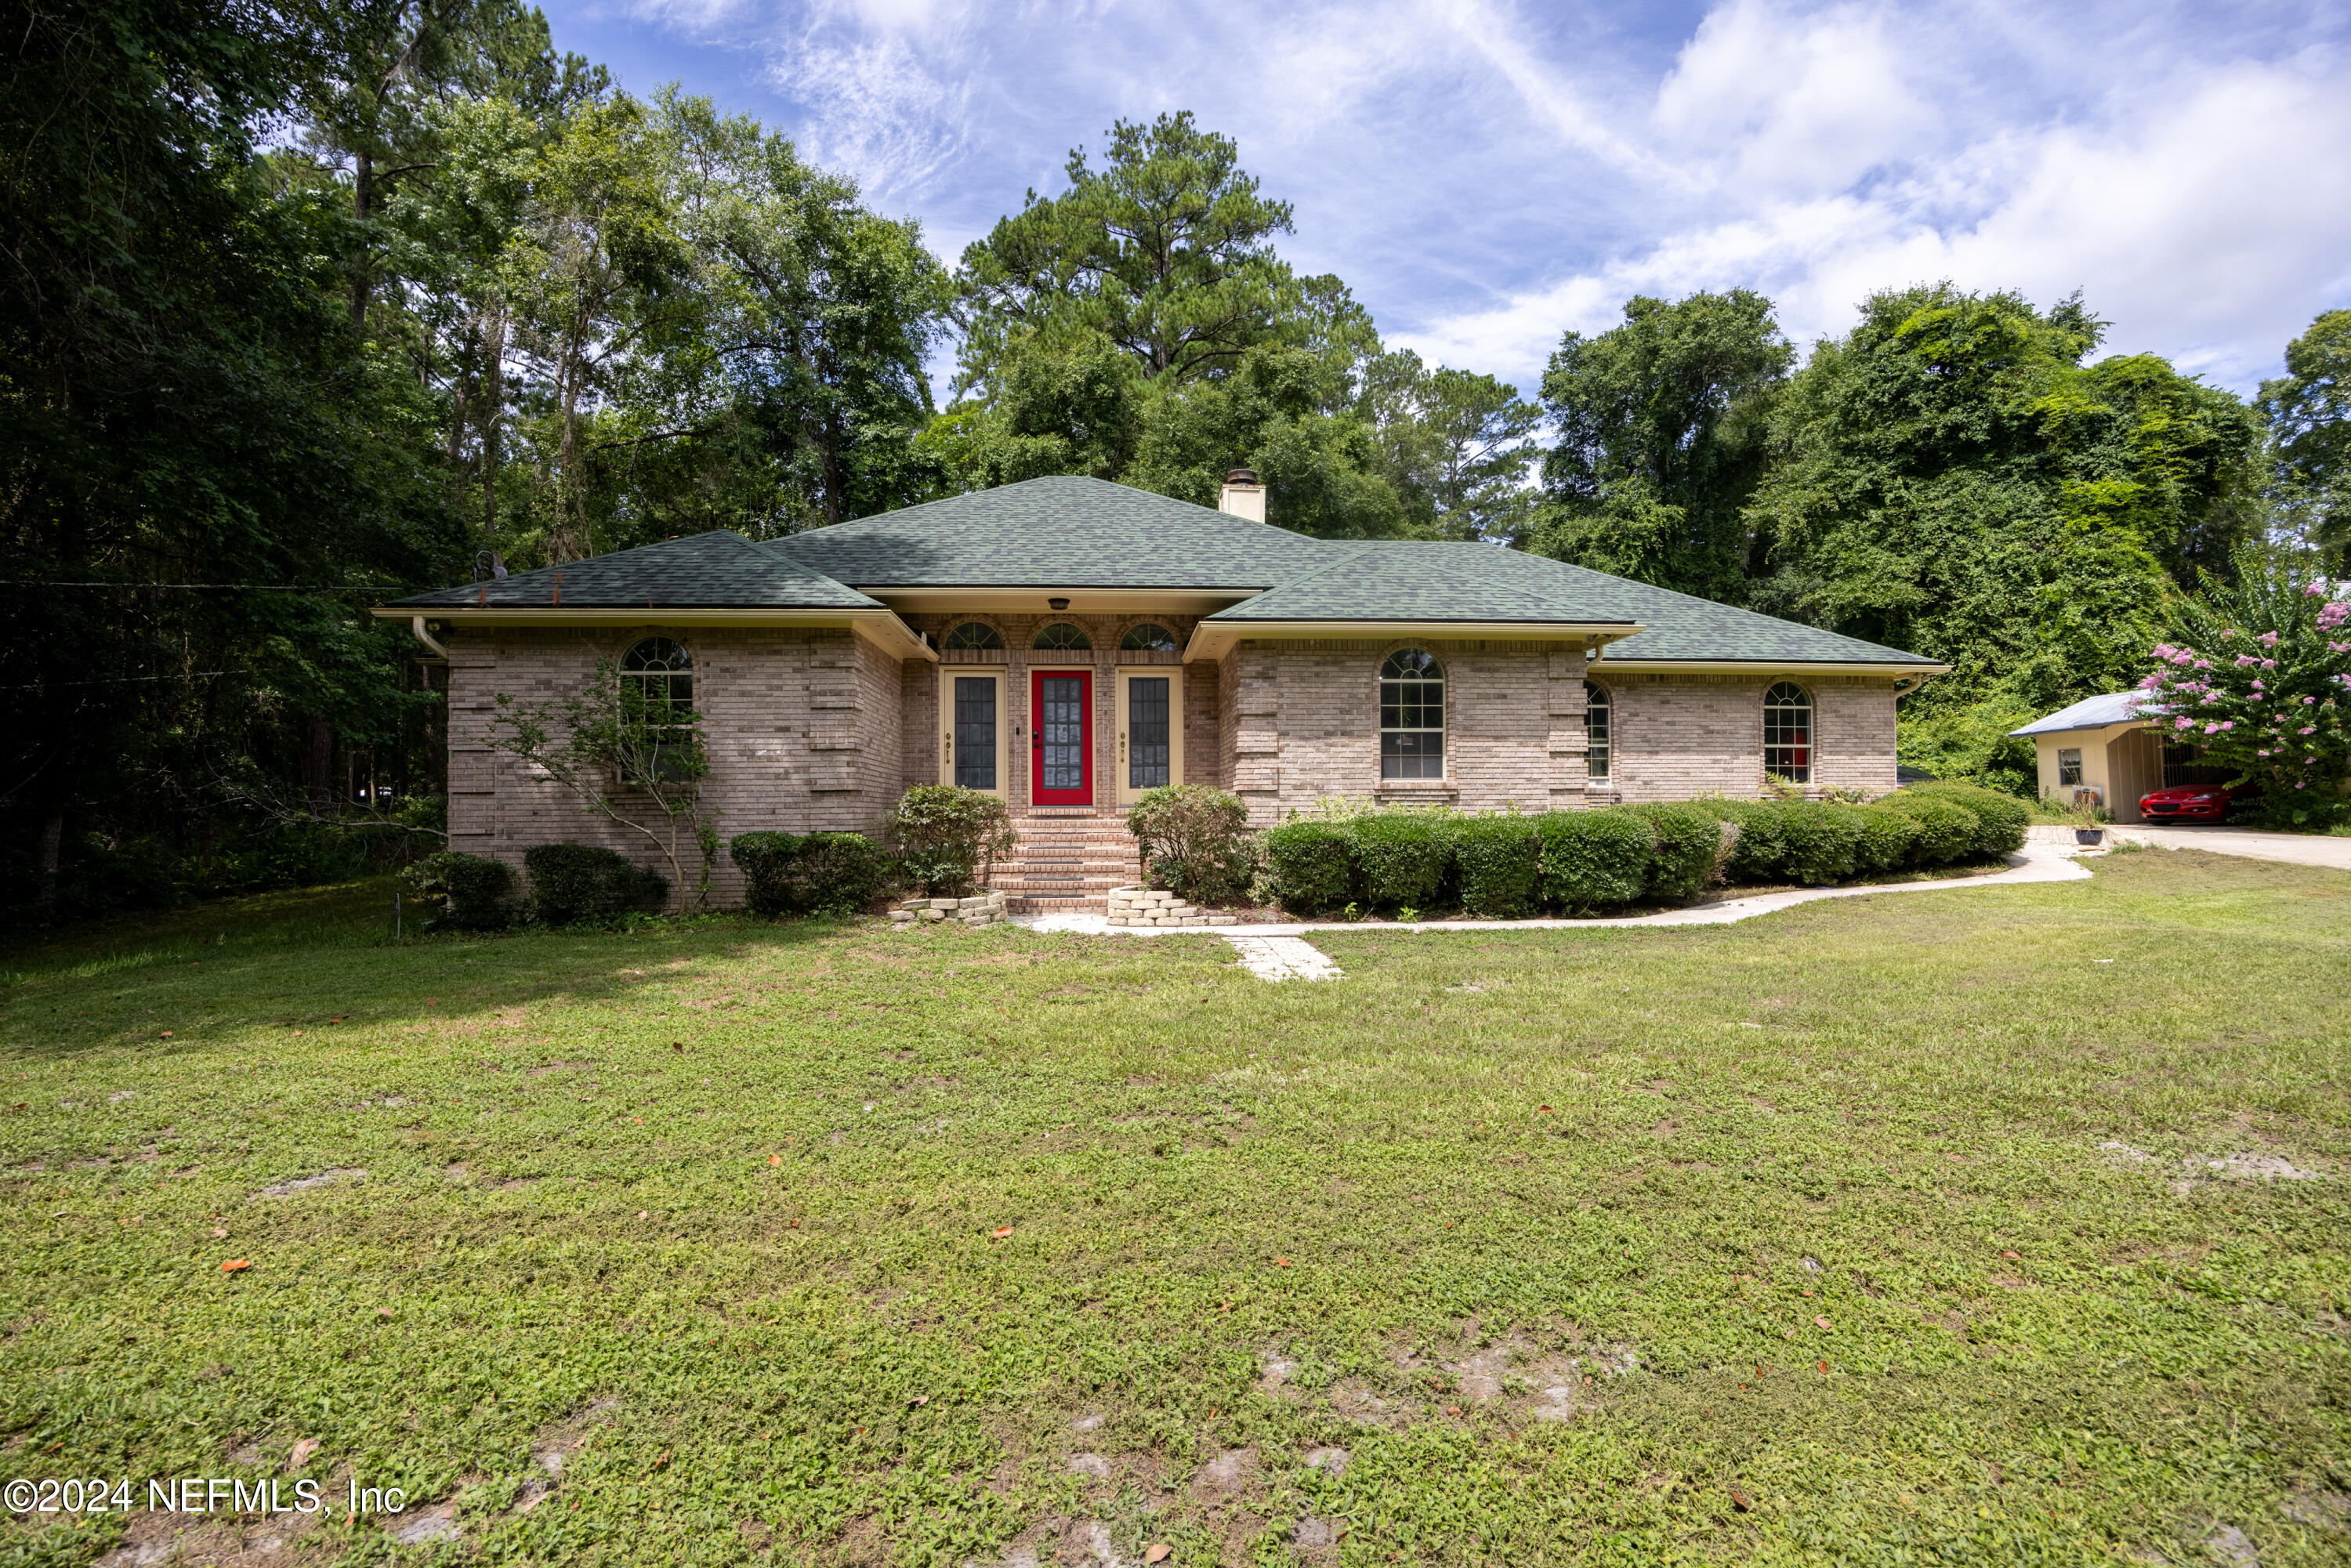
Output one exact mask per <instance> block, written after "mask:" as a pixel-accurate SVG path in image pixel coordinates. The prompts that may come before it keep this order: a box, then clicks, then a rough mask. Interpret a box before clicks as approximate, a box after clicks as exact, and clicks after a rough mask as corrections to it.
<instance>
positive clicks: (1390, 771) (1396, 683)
mask: <svg viewBox="0 0 2351 1568" xmlns="http://www.w3.org/2000/svg"><path fill="white" fill-rule="evenodd" d="M1380 777H1381V778H1383V779H1442V778H1444V777H1445V666H1444V665H1442V664H1438V663H1437V658H1436V656H1435V655H1434V654H1432V653H1426V652H1425V651H1423V650H1421V649H1419V648H1402V649H1398V650H1397V651H1396V652H1395V653H1390V654H1389V655H1388V658H1387V663H1386V664H1382V665H1381V666H1380Z"/></svg>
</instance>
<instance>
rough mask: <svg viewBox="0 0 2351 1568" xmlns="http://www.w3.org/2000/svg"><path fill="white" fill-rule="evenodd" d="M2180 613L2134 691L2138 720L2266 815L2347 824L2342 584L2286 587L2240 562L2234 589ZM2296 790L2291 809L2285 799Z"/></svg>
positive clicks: (2345, 593) (2349, 771)
mask: <svg viewBox="0 0 2351 1568" xmlns="http://www.w3.org/2000/svg"><path fill="white" fill-rule="evenodd" d="M2179 613H2180V617H2181V625H2180V634H2178V635H2176V636H2175V637H2174V639H2173V640H2171V641H2168V642H2163V643H2157V644H2156V645H2155V646H2154V647H2153V648H2152V649H2151V650H2149V654H2150V657H2151V659H2152V662H2153V665H2154V668H2153V670H2152V672H2151V673H2150V674H2147V676H2146V677H2145V678H2144V679H2142V680H2140V681H2139V682H2138V688H2139V690H2141V691H2143V692H2145V693H2146V694H2147V703H2146V706H2147V711H2148V712H2149V713H2150V714H2159V715H2161V718H2160V719H2159V720H2158V722H2160V723H2161V724H2162V725H2163V727H2164V728H2165V730H2166V732H2167V733H2168V734H2170V735H2172V736H2175V737H2179V739H2181V740H2183V741H2184V740H2190V739H2192V740H2193V741H2194V742H2195V743H2196V744H2197V745H2198V747H2199V748H2200V749H2201V751H2202V753H2203V756H2204V759H2205V760H2206V761H2207V762H2209V763H2210V764H2212V765H2214V766H2218V767H2224V768H2231V769H2232V770H2233V771H2235V773H2236V774H2237V776H2238V778H2239V779H2240V780H2241V782H2245V783H2251V784H2257V785H2259V786H2260V791H2261V800H2262V802H2263V810H2266V811H2269V812H2270V813H2271V814H2272V815H2274V816H2278V817H2280V818H2281V819H2291V820H2292V821H2297V822H2306V821H2308V820H2309V817H2310V809H2311V808H2312V807H2313V806H2314V805H2315V806H2316V807H2317V808H2318V810H2319V811H2320V819H2321V820H2325V818H2326V817H2328V816H2330V815H2333V814H2337V813H2346V814H2351V796H2346V779H2351V641H2346V633H2345V632H2344V631H2343V630H2342V629H2343V628H2344V627H2345V625H2346V622H2351V582H2329V581H2316V582H2307V583H2291V584H2289V583H2286V582H2283V581H2281V580H2280V575H2279V573H2278V571H2277V570H2275V569H2271V568H2268V567H2264V566H2260V565H2256V564H2255V563H2252V562H2245V563H2241V573H2240V580H2239V581H2238V582H2236V583H2234V584H2231V585H2227V586H2225V587H2216V588H2215V589H2214V590H2213V591H2211V592H2210V594H2209V595H2208V596H2207V597H2206V598H2205V599H2203V600H2190V601H2185V602H2184V604H2183V605H2182V607H2181V609H2180V612H2179ZM2330 632H2331V633H2333V635H2332V636H2329V635H2328V633H2330ZM2313 790H2316V791H2318V792H2319V793H2321V794H2322V795H2323V796H2325V798H2326V799H2325V800H2322V801H2318V802H2314V801H2313V800H2311V792H2312V791H2313ZM2297 791H2298V792H2300V793H2299V799H2300V802H2301V805H2300V807H2299V808H2297V807H2296V806H2295V804H2294V800H2289V799H2287V797H2289V796H2292V795H2294V794H2295V792H2297Z"/></svg>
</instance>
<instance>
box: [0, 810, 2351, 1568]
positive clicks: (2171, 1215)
mask: <svg viewBox="0 0 2351 1568" xmlns="http://www.w3.org/2000/svg"><path fill="white" fill-rule="evenodd" d="M380 906H381V907H380ZM388 906H389V889H388V888H381V889H379V888H378V887H376V886H375V885H373V884H367V885H362V886H359V887H355V888H351V889H346V890H340V891H331V890H330V891H327V892H322V893H319V894H308V895H281V896H279V897H277V898H274V899H268V900H257V901H248V902H247V903H246V904H240V905H235V906H226V907H217V908H214V909H211V910H207V911H201V912H192V913H190V914H187V915H180V916H174V917H172V919H170V920H167V921H162V922H157V923H154V924H152V925H150V926H147V927H143V928H142V927H136V926H120V927H116V928H113V929H110V930H108V931H105V932H101V933H96V934H89V935H85V936H81V937H78V938H75V939H73V940H71V941H60V942H58V943H56V944H53V945H52V946H48V947H46V948H42V949H37V950H33V951H28V952H19V953H17V954H15V955H13V956H11V958H10V960H9V961H8V966H7V967H8V971H9V972H8V983H7V984H6V986H5V989H0V1048H5V1078H6V1083H5V1095H0V1110H5V1112H6V1113H5V1115H0V1191H5V1193H6V1195H7V1203H6V1205H5V1215H0V1224H5V1249H0V1259H5V1271H0V1322H5V1335H4V1336H0V1442H5V1444H6V1446H7V1450H8V1454H9V1459H8V1465H7V1472H8V1474H9V1475H10V1476H27V1477H40V1476H47V1475H54V1476H57V1477H66V1476H105V1477H110V1478H116V1477H127V1478H131V1479H132V1480H133V1482H134V1488H140V1487H143V1485H144V1481H145V1479H146V1478H148V1477H151V1476H152V1477H169V1476H195V1477H214V1476H235V1477H242V1478H246V1479H256V1478H267V1477H278V1478H282V1479H284V1480H285V1481H287V1482H288V1483H290V1480H291V1479H292V1478H294V1477H296V1476H308V1477H310V1478H313V1479H319V1480H320V1481H322V1482H324V1483H326V1485H327V1495H328V1496H329V1497H330V1498H334V1499H337V1500H340V1488H341V1486H342V1485H343V1484H344V1482H345V1480H346V1479H347V1478H348V1477H349V1476H350V1475H351V1474H353V1473H354V1472H356V1473H357V1474H358V1475H359V1476H360V1478H361V1479H363V1480H364V1482H365V1484H367V1485H371V1486H381V1487H392V1486H396V1487H400V1488H402V1489H403V1490H404V1491H405V1492H406V1493H407V1495H408V1496H409V1497H410V1498H411V1499H413V1500H414V1501H413V1505H412V1508H411V1511H410V1512H409V1513H408V1514H406V1515H403V1516H402V1518H401V1519H400V1520H399V1521H392V1522H393V1523H394V1524H395V1525H397V1526H399V1527H403V1528H404V1527H407V1526H408V1525H409V1524H411V1523H412V1522H413V1521H414V1519H415V1518H416V1510H417V1509H420V1508H423V1507H428V1506H433V1505H441V1504H447V1503H452V1502H454V1503H455V1505H456V1512H455V1517H454V1524H455V1529H456V1531H457V1532H458V1533H457V1534H456V1535H455V1538H453V1539H448V1540H444V1541H441V1542H422V1543H418V1544H413V1545H402V1544H401V1543H400V1542H398V1541H397V1540H395V1539H394V1538H393V1537H392V1536H391V1535H390V1534H388V1533H387V1531H386V1528H385V1525H386V1521H383V1520H381V1519H378V1520H374V1521H365V1520H362V1521H349V1520H345V1519H342V1518H340V1517H338V1518H335V1519H331V1520H324V1521H321V1520H314V1519H310V1518H308V1517H305V1518H301V1519H295V1520H290V1521H289V1520H287V1519H284V1518H281V1519H278V1520H276V1521H254V1520H246V1521H235V1520H231V1519H227V1518H220V1517H215V1518H210V1519H206V1518H202V1517H183V1518H176V1519H175V1518H172V1517H171V1516H164V1515H154V1514H146V1513H134V1514H132V1515H131V1516H129V1517H128V1518H127V1519H126V1518H124V1517H123V1516H120V1515H116V1514H109V1515H105V1516H101V1517H98V1518H93V1519H87V1520H83V1521H69V1520H66V1519H62V1518H58V1517H56V1516H52V1517H50V1518H47V1519H45V1520H44V1519H37V1518H26V1517H24V1516H16V1517H13V1518H11V1519H10V1521H8V1522H7V1523H5V1525H0V1560H22V1561H45V1562H57V1563H79V1562H87V1561H89V1560H90V1559H92V1558H94V1557H95V1556H96V1555H97V1554H98V1553H99V1552H102V1551H105V1550H109V1549H110V1548H112V1547H113V1546H115V1545H117V1544H119V1543H120V1542H123V1541H125V1540H129V1541H131V1542H146V1541H160V1540H163V1539H167V1538H169V1537H171V1536H172V1534H173V1532H174V1531H180V1532H182V1535H181V1539H182V1540H183V1545H184V1546H185V1547H186V1549H187V1550H188V1551H189V1552H191V1554H192V1555H193V1556H196V1557H197V1558H199V1559H200V1560H225V1559H227V1558H228V1557H229V1556H231V1555H232V1554H233V1552H234V1551H235V1549H236V1546H237V1545H238V1544H239V1543H240V1542H241V1543H242V1544H243V1545H244V1546H246V1547H247V1548H249V1549H255V1550H257V1549H258V1547H257V1543H258V1542H263V1541H264V1540H266V1539H267V1538H269V1537H272V1536H282V1537H286V1538H287V1544H286V1545H285V1547H284V1552H285V1553H286V1554H287V1556H286V1558H285V1559H284V1560H296V1561H316V1562H329V1561H343V1562H350V1563H361V1562H367V1563H381V1562H393V1561H414V1562H426V1561H471V1560H477V1559H478V1560H493V1559H494V1560H497V1561H502V1562H515V1563H733V1562H776V1563H923V1564H939V1565H946V1564H960V1563H965V1562H967V1561H970V1560H978V1561H981V1562H986V1563H994V1562H997V1561H998V1560H999V1559H1000V1557H1001V1555H1002V1554H1003V1553H1005V1552H1007V1551H1008V1550H1010V1549H1016V1548H1021V1547H1026V1548H1029V1549H1031V1550H1033V1552H1034V1553H1035V1556H1036V1558H1037V1559H1038V1561H1040V1562H1050V1561H1051V1560H1052V1555H1053V1553H1054V1552H1055V1551H1057V1550H1063V1551H1067V1552H1070V1553H1071V1557H1070V1558H1069V1560H1071V1561H1076V1560H1078V1559H1079V1557H1080V1556H1081V1555H1082V1554H1083V1553H1084V1552H1086V1551H1087V1550H1089V1548H1088V1545H1087V1543H1088V1542H1089V1541H1090V1540H1091V1539H1092V1535H1091V1532H1092V1531H1094V1530H1095V1529H1097V1528H1099V1529H1101V1530H1102V1531H1106V1534H1105V1535H1104V1536H1103V1537H1102V1539H1103V1541H1104V1542H1105V1543H1106V1544H1107V1546H1108V1548H1109V1549H1110V1550H1112V1551H1113V1552H1117V1553H1119V1554H1120V1555H1122V1556H1123V1557H1126V1558H1129V1559H1135V1560H1139V1559H1140V1556H1141V1552H1142V1550H1143V1548H1144V1546H1145V1545H1146V1544H1148V1543H1151V1542H1165V1543H1167V1544H1169V1545H1171V1546H1172V1547H1173V1548H1174V1552H1173V1555H1172V1557H1171V1559H1170V1561H1172V1562H1173V1563H1175V1564H1177V1565H1179V1568H1183V1565H1190V1564H1207V1563H1284V1562H1291V1561H1308V1562H1319V1563H1350V1564H1354V1563H1363V1564H1373V1563H1395V1562H1405V1563H1495V1564H1502V1563H1509V1564H1527V1563H1655V1562H1725V1561H1742V1562H1743V1561H1755V1562H1766V1563H1985V1564H2013V1563H2077V1562H2097V1561H2109V1560H2113V1559H2115V1558H2116V1557H2117V1556H2122V1557H2129V1556H2132V1555H2138V1556H2140V1557H2142V1559H2143V1560H2144V1559H2145V1555H2146V1554H2147V1553H2151V1552H2159V1553H2161V1554H2163V1556H2164V1557H2166V1558H2168V1559H2169V1560H2173V1561H2179V1560H2182V1559H2183V1558H2192V1557H2193V1555H2194V1553H2195V1552H2196V1551H2197V1550H2198V1543H2199V1542H2202V1541H2204V1540H2205V1539H2206V1538H2207V1536H2208V1535H2209V1534H2210V1532H2211V1531H2215V1530H2216V1529H2233V1530H2237V1531H2242V1533H2243V1535H2244V1537H2245V1538H2246V1540H2247V1541H2248V1542H2250V1543H2252V1546H2253V1547H2254V1548H2255V1549H2257V1550H2258V1551H2259V1552H2260V1554H2261V1561H2262V1563H2264V1564H2267V1565H2268V1568H2280V1565H2284V1564H2301V1563H2339V1562H2341V1561H2343V1560H2344V1558H2345V1555H2346V1551H2351V1516H2346V1514H2345V1513H2343V1512H2341V1511H2339V1510H2341V1509H2345V1508H2351V1504H2342V1503H2340V1502H2338V1501H2337V1500H2339V1499H2340V1498H2341V1497H2342V1494H2345V1493H2351V1448H2346V1397H2351V1357H2346V1343H2345V1337H2346V1311H2351V1301H2346V1297H2351V1246H2346V1243H2351V1224H2346V1201H2345V1188H2344V1174H2345V1172H2346V1157H2351V1125H2346V1092H2345V1091H2346V1067H2345V1062H2346V1044H2351V1030H2346V1021H2345V1018H2346V1015H2345V1012H2344V1010H2343V1000H2342V996H2343V990H2342V986H2343V977H2344V976H2345V975H2346V973H2351V877H2346V876H2345V875H2342V874H2340V873H2328V872H2322V871H2315V870H2306V869H2303V868H2296V867H2288V866H2280V865H2271V864H2266V863H2262V862H2252V861H2244V860H2232V859H2229V858H2226V857H2220V856H2206V855H2200V854H2194V853H2187V852H2182V853H2178V854H2173V853H2168V852H2145V853H2134V854H2129V855H2122V856H2116V857H2112V858H2110V859H2108V860H2106V861H2105V862H2103V863H2101V864H2100V865H2099V866H2098V868H2097V874H2096V876H2095V879H2093V880H2091V881H2087V882H2081V883H2053V884H2034V885H2026V886H2005V887H1987V888H1980V889H1970V890H1964V891H1957V892H1951V893H1930V894H1900V895H1886V896H1882V897H1866V898H1855V899H1848V900H1837V901H1831V902H1826V903H1820V904H1810V905H1806V906H1803V907H1802V908H1799V909H1795V910H1792V911H1788V912H1784V913H1782V914H1780V915H1772V916H1770V917H1766V918H1763V919H1760V920H1755V921H1750V922H1749V923H1746V924H1743V925H1736V926H1729V927H1722V928H1705V929H1658V930H1639V929H1631V930H1627V929H1593V930H1590V931H1541V932H1482V933H1456V934H1446V935H1430V936H1413V935H1410V934H1405V933H1394V934H1391V933H1386V932H1368V933H1346V934H1324V935H1322V936H1317V937H1316V938H1315V940H1316V942H1317V944H1318V945H1319V946H1322V947H1323V948H1324V949H1325V950H1326V951H1327V952H1329V953H1330V954H1331V955H1332V957H1333V958H1334V959H1336V960H1337V961H1338V962H1339V963H1340V964H1341V965H1342V966H1343V967H1344V968H1345V970H1346V971H1347V974H1346V977H1345V978H1344V979H1343V980H1339V981H1335V982H1329V983H1322V984H1302V983H1291V984H1286V985H1281V986H1272V985H1268V984H1266V983H1264V982H1261V981H1259V980H1257V979H1255V978H1253V977H1250V976H1249V975H1248V974H1246V973H1245V972H1243V971H1242V970H1240V969H1239V968H1238V967H1237V966H1236V965H1235V964H1234V962H1233V961H1232V956H1231V953H1230V950H1229V949H1228V947H1227V946H1225V945H1224V944H1223V943H1221V942H1219V941H1217V940H1214V939H1192V938H1183V939H1161V940H1155V941H1141V940H1135V939H1132V938H1110V937H1103V938H1089V937H1078V936H1051V937H1047V936H1033V935H1029V934H1027V933H1024V932H1021V931H1019V930H1015V929H1010V928H1004V927H997V928H989V929H983V930H975V931H967V930H960V929H958V930H946V929H941V928H923V929H917V930H914V931H907V932H893V931H890V930H887V929H883V928H879V927H876V926H874V925H844V924H835V923H826V922H817V921H810V922H804V923H800V924H796V925H775V926H768V925H758V924H757V923H752V922H746V921H738V920H735V919H731V918H727V919H716V920H710V921H706V922H702V923H698V924H692V925H655V926H652V927H648V928H643V929H639V930H636V931H633V932H628V933H617V934H565V933H560V932H554V933H543V932H542V933H530V934H526V935H520V936H508V937H501V938H494V939H489V938H464V937H436V938H433V939H430V940H426V941H422V942H411V943H409V944H408V945H405V946H393V945H392V943H391V942H390V940H389V907H388ZM10 1107H13V1109H10ZM2106 1144H2114V1145H2128V1148H2127V1150H2122V1149H2114V1150H2109V1149H2103V1148H2102V1147H2101V1145H2106ZM2231 1155H2249V1156H2253V1157H2254V1158H2255V1159H2256V1160H2266V1161H2275V1162H2283V1164H2284V1165H2285V1166H2289V1167H2291V1168H2293V1169H2294V1170H2296V1171H2302V1172H2309V1173H2314V1175H2315V1178H2316V1179H2311V1180H2293V1179H2274V1180H2261V1179H2252V1176H2251V1175H2250V1172H2251V1170H2252V1167H2251V1166H2247V1165H2245V1164H2243V1163H2242V1162H2241V1163H2240V1165H2239V1166H2238V1167H2236V1168H2235V1170H2234V1171H2216V1170H2213V1169H2211V1168H2210V1166H2209V1165H2208V1164H2206V1163H2205V1162H2206V1161H2207V1160H2208V1159H2209V1160H2220V1159H2225V1158H2226V1157H2228V1156H2231ZM2190 1162H2193V1163H2190ZM2273 1168H2274V1167H2273ZM360 1172H364V1175H363V1176H362V1175H359V1174H357V1173H360ZM320 1176H328V1177H329V1179H327V1180H324V1181H319V1180H317V1179H316V1178H319V1177H320ZM296 1184H308V1185H296ZM273 1189H275V1190H273ZM215 1232H219V1234H215ZM998 1232H1008V1234H1003V1235H999V1234H998ZM2011 1254H2012V1256H2011ZM240 1259H241V1260H246V1261H247V1262H248V1263H249V1265H250V1266H249V1267H248V1268H246V1269H245V1270H241V1271H237V1272H235V1273H233V1274H229V1273H224V1272H223V1271H222V1269H221V1265H222V1264H223V1263H224V1262H226V1261H230V1260H240ZM298 1445H301V1447H299V1448H298ZM1332 1450H1343V1451H1344V1455H1345V1458H1344V1461H1343V1463H1342V1462H1340V1461H1339V1460H1338V1458H1337V1457H1336V1455H1335V1454H1334V1453H1333V1452H1332ZM297 1452H298V1453H299V1455H300V1458H297V1457H296V1455H297ZM558 1458H559V1474H558V1473H554V1469H553V1467H551V1465H550V1460H555V1459H558ZM1310 1458H1312V1459H1314V1460H1316V1461H1317V1462H1314V1463H1310V1462H1309V1461H1310ZM1073 1461H1076V1465H1075V1468H1073ZM290 1490H291V1489H290V1484H288V1486H287V1491H288V1493H289V1494H290ZM305 1527H307V1528H305ZM10 1552H14V1553H16V1558H14V1559H10V1558H8V1557H7V1554H8V1553H10Z"/></svg>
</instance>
